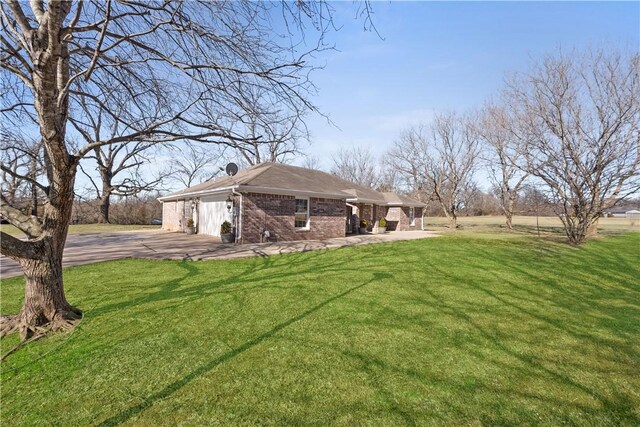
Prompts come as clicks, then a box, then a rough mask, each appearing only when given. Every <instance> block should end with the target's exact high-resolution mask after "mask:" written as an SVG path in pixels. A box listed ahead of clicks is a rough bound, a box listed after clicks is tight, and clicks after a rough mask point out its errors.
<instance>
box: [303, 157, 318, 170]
mask: <svg viewBox="0 0 640 427" xmlns="http://www.w3.org/2000/svg"><path fill="white" fill-rule="evenodd" d="M303 156H304V160H303V161H302V165H301V166H302V167H303V168H306V169H320V159H319V158H318V156H314V155H307V154H303Z"/></svg>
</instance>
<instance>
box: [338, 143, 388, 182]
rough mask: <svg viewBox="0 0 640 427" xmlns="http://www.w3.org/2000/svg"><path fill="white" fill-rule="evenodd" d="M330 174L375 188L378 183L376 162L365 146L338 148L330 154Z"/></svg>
mask: <svg viewBox="0 0 640 427" xmlns="http://www.w3.org/2000/svg"><path fill="white" fill-rule="evenodd" d="M331 160H332V161H333V165H332V166H331V171H330V172H331V174H333V175H335V176H337V177H339V178H342V179H346V180H347V181H351V182H355V183H356V184H360V185H363V186H365V187H371V188H377V186H378V184H379V183H380V176H379V175H378V168H379V167H378V162H377V160H376V158H375V156H374V155H373V153H372V152H371V150H369V149H368V148H366V147H351V148H340V149H339V150H338V151H337V152H335V153H333V154H332V155H331Z"/></svg>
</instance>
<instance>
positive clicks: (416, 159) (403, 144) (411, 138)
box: [383, 125, 430, 202]
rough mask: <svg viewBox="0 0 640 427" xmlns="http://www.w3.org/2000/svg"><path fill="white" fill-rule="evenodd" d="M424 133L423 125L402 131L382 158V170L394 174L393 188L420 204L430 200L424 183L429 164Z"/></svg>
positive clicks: (427, 146) (426, 139) (426, 140)
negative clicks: (383, 165)
mask: <svg viewBox="0 0 640 427" xmlns="http://www.w3.org/2000/svg"><path fill="white" fill-rule="evenodd" d="M425 132H426V128H425V126H424V125H418V126H414V127H411V128H408V129H405V130H403V131H402V133H401V134H400V136H399V138H398V140H396V141H395V142H394V144H393V147H392V148H391V149H389V151H388V152H387V153H385V155H384V158H383V163H384V164H385V168H384V169H385V170H388V171H392V172H393V173H394V174H395V177H394V187H395V188H396V189H398V190H400V191H403V192H405V193H407V194H409V195H411V196H413V197H415V198H416V199H418V200H420V201H421V202H427V201H428V199H429V198H430V193H429V191H428V190H427V187H426V182H425V181H426V178H425V171H426V168H427V163H428V162H429V154H428V153H429V141H428V138H427V135H426V133H425Z"/></svg>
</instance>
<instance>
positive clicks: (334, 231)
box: [241, 193, 347, 243]
mask: <svg viewBox="0 0 640 427" xmlns="http://www.w3.org/2000/svg"><path fill="white" fill-rule="evenodd" d="M295 199H296V198H295V197H294V196H284V195H277V194H261V193H244V194H243V207H242V242H241V243H257V242H260V232H261V231H262V230H263V229H266V230H269V231H270V232H271V233H272V235H275V236H274V238H275V239H276V240H278V241H294V240H318V239H328V238H332V237H342V236H344V235H345V221H346V215H347V213H346V204H345V201H344V200H339V199H321V198H310V199H309V216H310V221H309V230H296V228H295V225H294V210H295Z"/></svg>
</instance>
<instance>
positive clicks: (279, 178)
mask: <svg viewBox="0 0 640 427" xmlns="http://www.w3.org/2000/svg"><path fill="white" fill-rule="evenodd" d="M230 187H233V188H236V189H237V191H252V190H253V191H256V192H265V191H266V189H272V190H279V191H281V192H282V191H285V192H286V191H291V192H295V193H311V194H317V195H319V196H321V195H326V196H327V197H334V198H335V197H337V198H344V199H350V200H351V199H355V200H357V201H358V202H366V203H375V204H380V205H385V204H387V202H388V200H387V196H385V194H384V193H380V192H378V191H375V190H372V189H370V188H368V187H364V186H362V185H358V184H355V183H353V182H350V181H346V180H344V179H341V178H338V177H336V176H333V175H331V174H328V173H326V172H322V171H319V170H314V169H307V168H302V167H298V166H291V165H285V164H282V163H261V164H258V165H256V166H251V167H249V168H246V169H242V170H240V171H239V172H238V173H237V174H236V175H235V176H225V177H220V178H216V179H212V180H210V181H207V182H203V183H202V184H198V185H194V186H192V187H189V188H185V189H184V190H180V191H177V192H175V193H171V194H169V195H167V196H165V197H161V198H160V200H169V199H179V198H180V196H187V195H191V194H193V193H198V194H202V193H207V192H212V193H213V192H215V191H216V190H221V191H222V190H224V189H229V188H230ZM386 194H394V193H386ZM396 196H398V197H402V199H400V200H403V201H406V202H408V201H410V202H411V203H413V204H415V203H417V204H415V206H424V205H423V204H420V202H417V201H416V200H413V199H410V198H408V197H406V196H400V195H396ZM398 204H403V203H398ZM404 204H406V203H404Z"/></svg>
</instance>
